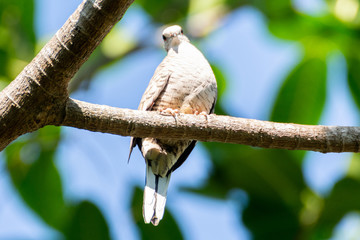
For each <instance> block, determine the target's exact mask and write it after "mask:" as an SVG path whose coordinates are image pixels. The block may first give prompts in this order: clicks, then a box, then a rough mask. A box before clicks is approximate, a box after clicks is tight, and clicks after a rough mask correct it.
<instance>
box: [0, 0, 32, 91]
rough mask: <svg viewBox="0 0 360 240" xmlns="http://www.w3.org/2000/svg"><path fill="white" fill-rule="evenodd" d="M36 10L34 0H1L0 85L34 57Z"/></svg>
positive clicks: (6, 81)
mask: <svg viewBox="0 0 360 240" xmlns="http://www.w3.org/2000/svg"><path fill="white" fill-rule="evenodd" d="M34 9H35V6H34V1H33V0H16V1H7V0H0V36H1V37H0V63H1V64H0V65H1V66H0V88H3V86H4V85H5V84H7V83H8V82H10V80H12V79H13V78H14V77H16V75H17V74H18V73H19V72H20V70H22V68H23V67H24V65H25V64H26V63H27V62H29V61H30V60H31V59H32V58H33V57H34V53H35V43H36V38H35V31H34Z"/></svg>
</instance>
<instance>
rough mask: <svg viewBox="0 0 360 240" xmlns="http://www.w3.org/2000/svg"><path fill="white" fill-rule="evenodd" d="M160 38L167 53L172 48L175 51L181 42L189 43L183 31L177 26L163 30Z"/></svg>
mask: <svg viewBox="0 0 360 240" xmlns="http://www.w3.org/2000/svg"><path fill="white" fill-rule="evenodd" d="M162 37H163V40H164V46H165V49H166V51H169V50H170V48H173V49H174V50H175V51H177V48H178V46H179V45H180V43H181V42H184V41H186V42H189V39H188V38H187V37H186V36H185V35H184V33H183V30H182V28H181V27H180V26H179V25H174V26H170V27H167V28H165V30H164V31H163V34H162Z"/></svg>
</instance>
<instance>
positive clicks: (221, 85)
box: [211, 64, 227, 115]
mask: <svg viewBox="0 0 360 240" xmlns="http://www.w3.org/2000/svg"><path fill="white" fill-rule="evenodd" d="M211 68H212V70H213V72H214V75H215V78H216V82H217V87H218V96H217V101H216V105H215V113H216V114H218V115H227V114H226V112H225V110H224V109H223V108H222V106H221V103H222V101H221V99H222V96H223V95H224V93H225V90H226V77H225V75H224V74H223V72H222V70H221V69H220V68H219V67H218V66H216V65H214V64H211Z"/></svg>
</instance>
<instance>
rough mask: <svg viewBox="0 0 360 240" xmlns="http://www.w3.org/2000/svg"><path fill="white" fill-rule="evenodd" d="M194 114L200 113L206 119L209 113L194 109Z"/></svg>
mask: <svg viewBox="0 0 360 240" xmlns="http://www.w3.org/2000/svg"><path fill="white" fill-rule="evenodd" d="M194 114H195V115H202V116H204V117H205V119H206V121H207V120H208V115H209V114H208V113H207V112H205V111H202V112H199V111H195V112H194Z"/></svg>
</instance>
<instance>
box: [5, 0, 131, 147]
mask: <svg viewBox="0 0 360 240" xmlns="http://www.w3.org/2000/svg"><path fill="white" fill-rule="evenodd" d="M133 1H134V0H116V1H113V0H84V1H83V2H82V3H81V4H80V5H79V7H78V8H77V9H76V10H75V12H74V13H73V14H72V15H71V16H70V17H69V19H68V20H67V21H66V23H65V24H64V25H63V26H62V27H61V28H60V29H59V31H58V32H57V33H56V34H55V35H54V36H53V38H52V39H51V40H50V41H49V42H48V43H47V44H46V45H45V46H44V47H43V48H42V50H41V51H40V52H39V53H38V54H37V56H36V57H35V58H34V59H33V60H32V61H31V63H29V64H28V65H27V66H26V67H25V69H24V70H23V71H22V72H21V73H20V74H19V75H18V76H17V77H16V79H15V80H14V81H12V82H11V83H10V84H9V85H8V86H7V87H6V88H5V89H4V90H3V91H2V92H1V93H0V103H1V104H0V151H1V150H2V149H4V148H5V147H6V146H7V145H8V144H9V143H10V142H11V141H13V140H14V139H16V138H17V137H19V136H20V135H22V134H25V133H27V132H32V131H35V130H37V129H39V128H41V127H43V126H45V125H49V124H53V125H56V124H58V123H60V122H62V119H63V118H64V116H65V107H66V102H67V99H68V90H67V88H68V83H69V81H70V79H71V78H72V77H73V76H74V74H75V73H76V72H77V71H78V70H79V68H80V66H81V65H82V64H83V63H84V62H85V61H86V60H87V59H88V58H89V56H90V54H91V53H92V52H93V50H94V49H95V48H96V47H97V46H98V45H99V43H100V42H101V41H102V39H103V38H104V37H105V35H106V34H107V33H108V32H109V31H110V29H111V28H112V27H113V26H114V25H115V24H116V23H117V22H118V21H119V20H120V19H121V17H122V16H123V15H124V13H125V12H126V10H127V9H128V7H129V6H130V4H131V3H132V2H133Z"/></svg>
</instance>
